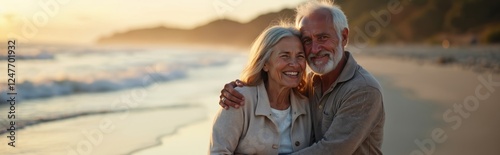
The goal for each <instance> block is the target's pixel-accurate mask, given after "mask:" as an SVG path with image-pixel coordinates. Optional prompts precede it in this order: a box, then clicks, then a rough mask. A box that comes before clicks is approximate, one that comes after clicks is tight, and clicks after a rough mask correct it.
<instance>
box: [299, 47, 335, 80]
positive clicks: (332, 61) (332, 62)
mask: <svg viewBox="0 0 500 155" xmlns="http://www.w3.org/2000/svg"><path fill="white" fill-rule="evenodd" d="M335 53H336V54H335V55H333V53H332V52H329V51H325V50H321V51H320V52H318V54H313V53H311V54H309V57H308V59H307V60H308V61H307V63H308V64H309V67H310V68H311V70H312V71H313V72H314V73H316V74H319V75H324V74H326V73H329V72H331V71H332V70H334V69H335V68H336V67H337V66H338V64H339V62H340V60H341V59H342V56H343V55H344V51H342V45H339V46H337V49H336V50H335ZM317 55H328V62H327V63H326V64H325V65H324V66H323V67H321V68H320V67H317V66H316V65H315V64H314V62H313V61H312V60H311V58H312V57H316V56H317ZM334 56H335V57H334Z"/></svg>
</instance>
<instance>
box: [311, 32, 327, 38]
mask: <svg viewBox="0 0 500 155" xmlns="http://www.w3.org/2000/svg"><path fill="white" fill-rule="evenodd" d="M314 36H316V37H320V36H329V34H328V33H326V32H322V33H318V34H315V35H314Z"/></svg>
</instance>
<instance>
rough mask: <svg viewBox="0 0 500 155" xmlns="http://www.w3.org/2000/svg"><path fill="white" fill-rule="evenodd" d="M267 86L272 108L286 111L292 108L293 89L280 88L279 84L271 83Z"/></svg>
mask: <svg viewBox="0 0 500 155" xmlns="http://www.w3.org/2000/svg"><path fill="white" fill-rule="evenodd" d="M265 85H266V91H267V96H268V97H269V102H270V103H269V104H270V105H271V108H273V109H277V110H286V109H288V107H290V90H291V88H285V87H280V86H279V85H278V84H274V83H270V82H267V83H266V84H265Z"/></svg>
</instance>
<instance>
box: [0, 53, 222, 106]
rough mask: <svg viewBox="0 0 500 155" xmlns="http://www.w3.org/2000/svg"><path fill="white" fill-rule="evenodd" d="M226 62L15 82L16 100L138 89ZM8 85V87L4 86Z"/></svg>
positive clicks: (1, 94)
mask: <svg viewBox="0 0 500 155" xmlns="http://www.w3.org/2000/svg"><path fill="white" fill-rule="evenodd" d="M225 63H227V61H226V60H205V61H198V62H195V63H193V62H191V63H176V64H151V65H147V66H141V67H132V68H127V69H124V70H120V71H103V72H101V73H98V74H90V75H87V76H84V77H71V76H70V75H67V76H63V78H59V79H46V80H37V81H30V80H25V81H23V82H21V83H16V90H17V91H16V92H17V96H16V99H17V100H23V99H37V98H48V97H56V96H63V95H71V94H77V93H91V92H106V91H116V90H122V89H129V88H135V87H147V86H149V85H152V84H154V83H159V82H166V81H171V80H176V79H182V78H185V77H187V73H188V71H189V70H191V69H195V68H199V67H206V66H218V65H223V64H225ZM2 85H5V86H7V84H5V83H4V84H2ZM8 92H10V90H9V89H8V88H2V90H0V103H1V102H5V101H6V100H7V99H8V95H7V93H8Z"/></svg>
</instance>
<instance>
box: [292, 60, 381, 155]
mask: <svg viewBox="0 0 500 155" xmlns="http://www.w3.org/2000/svg"><path fill="white" fill-rule="evenodd" d="M345 54H347V56H348V59H347V63H346V65H345V66H344V69H343V70H342V72H341V73H340V76H339V78H338V79H337V81H335V82H334V83H333V84H332V85H331V86H330V87H329V89H328V90H327V91H326V92H324V93H322V92H321V81H320V79H319V76H318V75H313V74H310V76H309V77H308V78H310V80H312V81H313V82H312V87H309V91H308V92H309V100H310V103H311V110H312V112H311V113H312V115H313V116H312V117H313V124H314V125H313V128H314V129H313V130H314V135H315V139H316V143H314V144H313V145H311V146H310V147H308V148H305V149H303V150H301V151H299V152H297V154H335V155H350V154H355V155H358V154H359V155H372V154H382V152H381V145H382V136H383V127H384V120H385V113H384V105H383V100H382V93H381V89H382V88H381V86H380V84H379V83H378V81H377V80H376V79H375V78H374V77H373V76H372V75H371V74H370V73H368V72H367V71H366V70H365V69H363V67H361V66H359V65H358V63H357V62H356V61H355V60H354V58H353V57H352V55H351V54H350V53H349V52H345ZM310 88H312V89H310ZM294 154H295V153H294Z"/></svg>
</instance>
